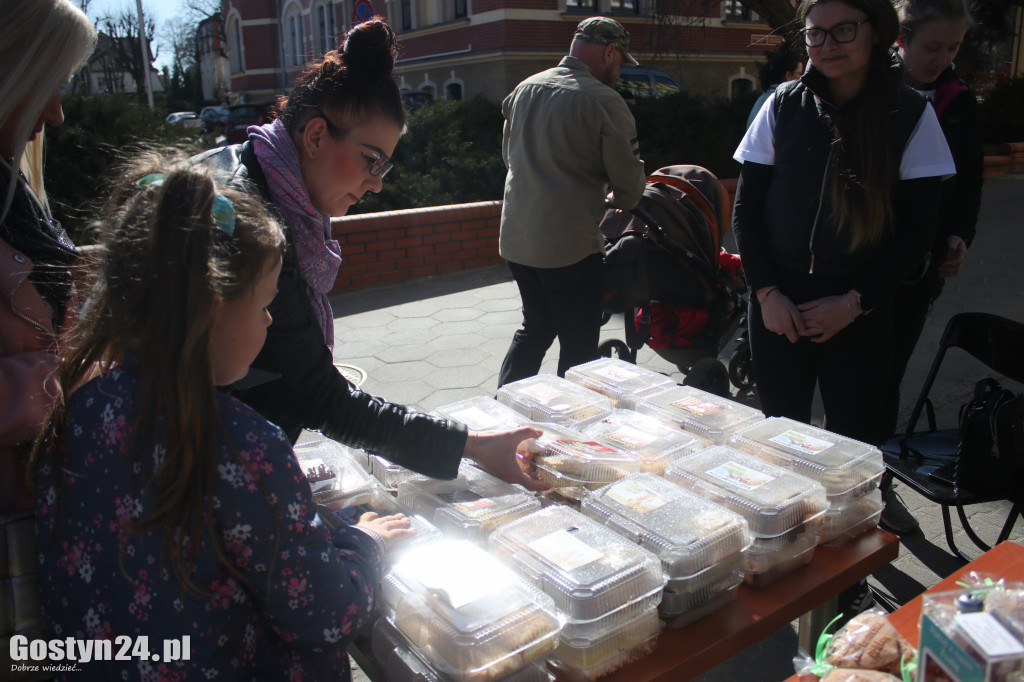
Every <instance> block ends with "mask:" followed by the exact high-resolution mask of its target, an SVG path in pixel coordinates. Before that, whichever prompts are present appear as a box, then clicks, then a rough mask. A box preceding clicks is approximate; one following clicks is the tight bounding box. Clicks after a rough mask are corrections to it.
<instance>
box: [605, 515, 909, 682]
mask: <svg viewBox="0 0 1024 682" xmlns="http://www.w3.org/2000/svg"><path fill="white" fill-rule="evenodd" d="M898 553H899V538H897V537H896V536H895V535H890V534H889V533H886V532H884V531H881V530H877V529H876V530H873V531H870V532H868V533H865V534H864V535H861V536H860V537H858V538H854V539H853V540H851V541H850V542H847V543H845V544H844V545H841V546H839V547H818V548H817V549H816V550H814V558H813V559H812V560H811V562H810V563H809V564H807V565H806V566H804V567H803V568H800V569H798V570H796V571H794V572H793V573H790V574H789V575H787V576H785V577H783V578H780V579H779V580H777V581H776V582H774V583H772V584H771V585H769V586H767V587H762V588H758V589H754V588H748V587H745V586H741V587H740V589H739V592H738V594H737V597H736V601H735V602H733V603H732V604H730V605H729V606H727V607H725V608H723V609H721V610H719V611H716V612H714V613H712V614H711V615H709V616H707V617H706V618H702V619H701V620H699V621H697V622H696V623H694V624H693V625H690V626H688V627H685V628H683V629H681V630H665V631H664V632H662V634H661V636H660V637H659V638H658V643H657V646H656V648H655V649H654V651H653V652H652V653H651V654H650V655H648V656H644V657H643V658H641V659H639V660H637V661H636V662H634V663H631V664H630V665H628V666H626V667H625V668H623V669H621V670H619V671H617V672H615V673H612V674H611V675H609V676H608V677H602V678H601V682H643V681H647V680H663V681H665V682H669V681H672V682H678V680H686V679H690V678H692V677H696V676H697V675H700V674H701V673H703V672H706V671H707V670H710V669H711V668H713V667H715V666H716V665H718V664H719V663H721V662H723V661H725V660H726V659H728V658H730V657H731V656H734V655H735V654H738V653H739V652H741V651H743V650H744V649H746V648H747V647H748V646H750V645H751V644H754V643H755V642H758V641H760V640H761V639H764V638H765V637H767V636H768V635H770V634H772V633H773V632H775V631H776V630H778V629H779V628H781V627H783V626H785V625H786V624H787V623H790V622H792V621H793V620H795V619H797V618H800V617H801V616H804V615H805V614H808V613H811V614H813V615H816V616H817V617H816V618H815V617H811V618H806V617H805V618H804V619H802V621H801V629H802V630H803V629H806V628H807V627H810V629H811V630H815V629H816V630H818V631H820V630H821V629H822V628H823V627H824V625H825V624H826V623H827V622H828V619H830V618H831V615H829V613H828V612H829V611H830V610H831V612H832V615H834V614H835V597H836V595H837V594H839V592H841V591H842V590H844V589H846V588H847V587H849V586H850V585H853V584H854V583H856V582H857V581H858V580H860V579H861V578H864V577H866V576H868V575H871V574H872V573H874V572H875V571H877V570H878V569H880V568H882V567H883V566H886V565H888V564H889V563H890V562H891V561H892V560H893V559H895V558H896V556H897V554H898ZM830 607H831V608H830ZM805 634H806V635H807V636H811V633H805ZM813 637H814V638H815V639H816V638H817V633H813Z"/></svg>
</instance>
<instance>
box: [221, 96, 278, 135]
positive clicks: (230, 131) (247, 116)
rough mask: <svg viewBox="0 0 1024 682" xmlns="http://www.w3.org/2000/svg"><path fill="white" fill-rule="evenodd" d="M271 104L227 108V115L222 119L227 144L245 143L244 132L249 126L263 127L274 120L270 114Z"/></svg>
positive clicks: (252, 104)
mask: <svg viewBox="0 0 1024 682" xmlns="http://www.w3.org/2000/svg"><path fill="white" fill-rule="evenodd" d="M273 104H274V103H273V102H253V103H249V104H234V105H232V106H230V107H228V113H227V115H226V116H225V117H224V137H225V138H226V139H227V142H228V144H235V143H237V142H245V140H246V139H247V134H246V130H247V129H248V128H249V126H258V125H263V124H264V123H269V122H270V121H272V120H273V118H274V117H273V114H272V113H271V109H272V108H273Z"/></svg>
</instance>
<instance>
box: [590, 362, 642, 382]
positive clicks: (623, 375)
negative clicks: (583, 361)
mask: <svg viewBox="0 0 1024 682" xmlns="http://www.w3.org/2000/svg"><path fill="white" fill-rule="evenodd" d="M593 371H594V374H596V375H598V376H602V377H604V378H606V379H611V380H612V381H629V380H630V379H635V378H637V377H638V376H640V375H639V374H637V373H636V372H632V371H630V370H628V369H626V368H625V367H618V366H616V365H605V366H604V367H598V368H597V369H595V370H593Z"/></svg>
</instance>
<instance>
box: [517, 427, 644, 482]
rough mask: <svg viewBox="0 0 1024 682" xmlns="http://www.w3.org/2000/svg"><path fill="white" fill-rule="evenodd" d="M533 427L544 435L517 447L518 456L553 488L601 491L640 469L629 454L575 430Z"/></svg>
mask: <svg viewBox="0 0 1024 682" xmlns="http://www.w3.org/2000/svg"><path fill="white" fill-rule="evenodd" d="M532 426H534V427H535V428H538V429H540V430H541V431H543V432H544V433H543V434H542V435H541V437H540V438H530V439H528V440H525V441H523V442H522V443H520V444H519V448H518V451H517V452H518V454H519V456H520V458H522V459H523V460H524V461H525V462H528V463H529V464H530V466H532V467H533V469H534V473H536V475H537V477H538V478H540V479H541V480H543V481H544V482H545V483H547V484H548V485H549V486H551V487H552V488H575V487H581V488H589V489H595V488H600V487H601V486H603V485H605V484H607V483H611V482H613V481H617V480H619V479H620V478H622V477H623V476H625V475H626V474H630V473H633V472H635V471H641V470H642V468H643V466H642V464H641V462H640V460H638V459H637V458H636V457H633V456H632V455H630V454H629V453H628V452H624V451H622V450H619V449H618V448H614V447H611V446H610V445H606V444H604V443H602V442H600V441H598V440H597V439H595V438H593V437H591V436H587V435H586V434H584V433H582V432H581V431H577V430H576V429H572V428H569V427H565V426H558V425H555V424H532Z"/></svg>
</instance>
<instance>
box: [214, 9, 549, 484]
mask: <svg viewBox="0 0 1024 682" xmlns="http://www.w3.org/2000/svg"><path fill="white" fill-rule="evenodd" d="M397 53H398V38H397V36H396V35H395V33H394V31H393V30H392V29H391V27H390V26H388V25H387V23H385V22H384V21H383V20H382V19H380V18H379V17H373V18H372V19H370V20H369V21H365V22H363V23H361V24H359V25H358V26H356V27H354V28H353V29H351V30H350V31H349V32H348V33H347V34H346V35H345V37H344V40H343V41H342V42H341V45H340V46H339V48H338V49H337V50H332V51H330V52H328V53H327V54H325V55H324V56H323V58H322V59H320V60H318V61H317V62H315V63H313V64H311V65H310V66H308V67H307V68H306V69H305V70H304V71H303V72H302V73H301V74H299V76H298V77H297V80H296V83H295V86H294V88H293V89H292V91H291V93H290V94H289V95H288V96H287V97H283V98H282V99H281V101H280V103H279V104H278V114H279V118H278V119H277V120H275V121H273V122H272V123H268V124H266V125H263V126H259V127H255V126H253V127H250V128H249V139H248V141H247V142H245V143H243V144H238V145H231V146H227V147H223V148H221V149H217V150H214V151H211V152H207V153H205V154H203V155H201V156H199V157H197V159H196V161H197V162H199V163H204V164H207V165H209V166H210V167H211V168H212V169H214V170H215V172H217V173H218V174H221V175H222V176H223V177H225V178H230V179H232V180H246V181H247V182H245V183H241V182H239V183H238V184H239V186H242V187H245V188H247V191H251V192H253V193H254V194H256V195H258V196H259V197H261V198H262V199H263V200H264V201H265V202H266V203H267V204H268V205H271V206H273V207H274V209H275V210H276V211H277V212H278V213H279V214H280V215H281V217H282V219H283V221H284V223H285V226H286V229H287V237H288V250H287V252H286V253H285V257H284V265H283V267H282V271H281V279H280V281H279V282H278V288H279V290H280V293H279V294H278V297H277V298H276V299H275V301H274V304H273V307H272V309H271V312H272V313H273V315H274V323H273V324H272V325H271V327H270V329H269V331H268V335H267V343H266V345H265V346H264V348H263V351H262V352H261V353H260V355H259V357H258V358H257V359H256V361H255V362H254V363H253V370H254V372H253V373H252V375H251V376H250V377H248V378H247V379H246V380H245V381H244V382H240V383H239V384H238V385H236V386H235V387H234V388H233V390H234V392H235V394H236V395H237V396H238V397H240V398H241V399H242V400H244V401H245V402H247V403H248V404H250V405H252V406H253V407H254V408H256V409H257V410H259V412H260V413H261V414H263V415H264V416H266V417H267V418H268V419H270V420H271V421H272V422H274V423H275V424H278V425H280V426H281V428H283V429H284V430H285V432H286V433H287V434H288V435H289V436H290V437H291V438H292V440H293V441H294V440H295V439H297V438H298V436H299V434H300V433H301V432H302V430H303V429H312V430H316V431H319V432H320V433H322V434H324V435H325V436H327V437H329V438H333V439H335V440H338V441H340V442H342V443H345V444H346V445H350V446H352V447H357V448H362V449H365V450H368V451H371V452H374V453H376V454H378V455H381V456H382V457H385V458H387V459H389V460H391V461H393V462H395V463H397V464H401V465H402V466H405V467H408V468H409V469H412V470H414V471H417V472H419V473H422V474H426V475H428V476H432V477H434V478H454V477H455V476H456V475H457V474H458V469H459V462H460V461H461V460H462V458H463V457H467V458H470V459H473V460H475V461H476V462H477V463H479V464H480V465H481V466H482V467H483V468H484V469H487V470H488V471H489V472H490V473H492V474H494V475H496V476H498V477H500V478H502V479H505V480H507V481H509V482H511V483H519V484H522V485H523V486H525V487H527V488H530V489H534V490H536V489H539V488H543V487H544V484H543V483H541V482H540V481H538V480H536V479H533V478H530V477H529V476H527V475H526V474H525V473H523V471H522V469H521V468H520V467H519V465H518V464H517V461H516V457H515V451H516V447H517V446H518V444H519V443H520V442H521V441H523V440H525V439H527V438H533V437H536V436H537V435H538V434H537V432H536V431H534V430H532V429H527V428H521V429H516V430H512V431H499V432H483V433H482V432H467V430H466V429H465V427H463V426H462V425H461V424H457V423H455V422H451V421H448V420H445V419H437V418H434V417H431V416H428V415H426V414H422V413H419V412H417V411H415V410H411V409H409V408H407V407H405V406H403V405H396V404H394V403H389V402H387V401H385V400H382V399H381V398H378V397H375V396H372V395H370V394H368V393H364V392H362V391H360V390H359V389H358V388H357V387H356V386H354V385H352V384H351V383H350V382H349V381H347V380H346V379H345V378H344V377H343V376H341V374H339V373H338V371H337V369H336V368H335V366H334V356H333V351H334V342H335V339H334V314H333V312H332V310H331V303H330V300H329V299H328V292H330V291H331V288H332V287H333V286H334V281H335V279H336V277H337V274H338V267H339V266H340V264H341V247H340V246H339V244H338V242H337V240H335V239H334V238H333V236H332V232H331V217H335V216H342V215H345V213H346V212H347V211H348V209H349V208H350V207H351V206H352V205H353V204H355V203H356V202H357V201H359V199H360V198H361V197H362V196H363V195H364V194H365V193H366V192H379V191H380V190H381V188H382V187H383V183H384V176H385V174H386V173H387V172H388V171H389V170H390V169H391V165H392V164H391V158H390V155H391V154H392V153H393V152H394V150H395V146H396V145H397V144H398V139H399V137H401V135H402V133H403V132H404V131H405V124H406V114H405V108H404V105H403V103H402V95H401V93H400V92H399V90H398V85H397V84H396V83H395V80H394V78H392V70H393V68H394V65H395V58H396V55H397Z"/></svg>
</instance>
